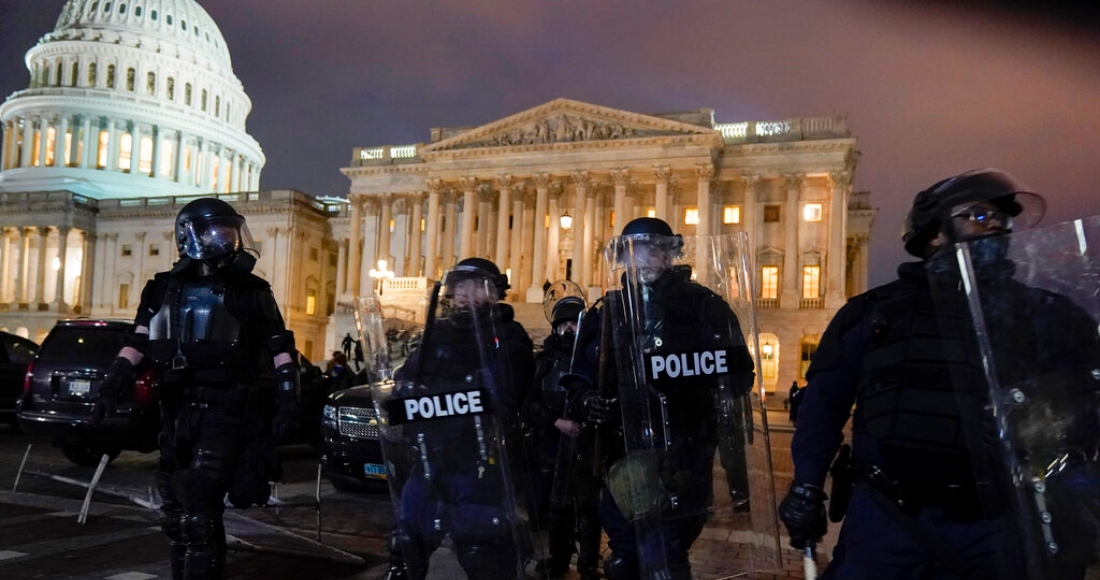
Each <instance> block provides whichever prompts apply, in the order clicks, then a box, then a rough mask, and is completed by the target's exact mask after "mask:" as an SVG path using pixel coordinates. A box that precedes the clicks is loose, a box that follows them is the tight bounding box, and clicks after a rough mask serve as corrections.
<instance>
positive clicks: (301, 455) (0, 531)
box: [0, 425, 802, 580]
mask: <svg viewBox="0 0 1100 580" xmlns="http://www.w3.org/2000/svg"><path fill="white" fill-rule="evenodd" d="M28 445H31V451H30V453H29V455H28V458H27V461H26V466H25V469H24V473H23V475H22V477H21V479H20V481H19V483H18V488H17V490H16V491H14V492H13V491H10V490H11V489H12V485H13V484H14V483H15V476H16V473H17V471H18V468H19V464H20V462H21V461H22V460H23V457H24V453H25V452H26V450H27V446H28ZM281 452H282V454H283V456H284V461H285V462H286V479H287V483H286V484H284V485H281V486H279V488H278V497H279V500H280V501H281V502H282V503H284V504H286V505H288V506H291V507H280V508H265V509H259V508H252V509H250V510H244V511H242V510H229V511H227V517H226V526H227V530H228V532H229V534H230V535H231V542H232V545H231V548H230V553H229V560H228V563H227V565H226V571H225V572H226V574H225V575H226V578H355V579H374V578H380V577H382V575H383V574H384V571H385V561H386V560H385V554H386V550H385V537H386V534H387V533H388V530H389V525H390V513H391V511H390V509H391V508H390V503H389V497H388V495H386V493H385V492H384V491H382V490H379V491H378V492H376V493H363V494H352V493H345V492H340V491H337V490H335V489H333V488H332V486H331V485H330V484H329V483H328V482H327V481H325V480H322V481H321V485H320V498H321V509H320V511H319V512H318V510H317V509H315V507H316V502H315V501H314V497H315V495H316V494H317V468H316V466H317V463H316V459H315V457H314V455H313V450H312V449H311V448H309V447H307V446H291V447H284V448H282V449H281ZM155 464H156V454H155V453H152V454H140V453H134V452H124V453H123V454H122V455H120V456H119V458H118V459H116V460H115V461H114V462H113V463H112V464H111V465H110V466H108V467H107V469H106V470H105V471H104V474H103V476H102V479H101V480H100V482H99V486H98V488H97V489H98V490H99V491H97V492H96V493H95V494H94V499H93V501H92V503H91V506H90V509H89V513H88V517H87V523H85V524H79V523H77V517H78V514H79V513H80V511H81V505H82V503H83V500H84V495H85V490H84V489H82V488H80V487H78V486H76V485H72V484H70V483H64V482H63V481H60V479H63V478H68V479H71V480H74V481H84V482H86V481H89V480H91V478H92V476H93V475H94V472H95V469H94V468H90V467H79V466H76V465H72V464H70V463H69V462H68V461H67V460H65V458H64V457H63V456H62V455H61V452H60V450H59V449H57V448H54V447H51V446H50V445H49V442H48V441H45V440H39V439H34V438H31V437H29V436H27V435H24V434H22V433H19V432H18V431H16V430H14V429H13V428H11V427H9V426H6V425H0V577H3V578H50V579H53V578H79V579H93V578H94V579H104V578H109V579H112V580H143V579H146V578H167V577H169V576H170V574H169V563H168V560H167V548H166V545H165V540H164V538H163V536H162V535H161V533H160V530H159V527H158V525H157V521H156V513H155V511H153V510H150V509H147V508H145V507H142V506H141V505H139V504H140V503H145V504H148V502H149V500H150V497H151V494H152V491H151V489H150V486H151V483H152V481H151V479H152V475H151V474H152V471H153V469H154V467H155ZM784 485H785V484H784ZM127 498H132V499H127ZM318 540H319V541H318ZM712 556H713V557H736V555H727V556H723V555H722V554H718V553H715V554H713V555H712ZM784 563H785V568H786V570H785V571H784V573H782V574H780V575H772V574H765V575H757V576H755V577H756V578H800V577H802V572H801V562H800V560H799V559H798V555H797V554H796V553H795V552H794V551H793V550H790V549H787V550H786V551H785V554H784ZM431 577H432V578H441V579H442V578H448V579H450V578H462V577H463V574H462V571H461V569H460V568H458V566H457V564H456V562H455V561H454V558H453V554H450V553H449V552H448V551H447V550H446V549H441V550H440V551H439V552H437V554H436V557H435V558H434V564H433V570H432V574H431ZM569 578H576V575H575V572H573V573H572V576H570V577H569Z"/></svg>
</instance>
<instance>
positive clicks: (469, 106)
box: [0, 0, 1100, 284]
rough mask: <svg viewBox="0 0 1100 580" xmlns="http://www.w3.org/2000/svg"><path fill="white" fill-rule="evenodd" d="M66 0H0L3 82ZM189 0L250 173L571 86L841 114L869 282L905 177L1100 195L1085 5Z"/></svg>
mask: <svg viewBox="0 0 1100 580" xmlns="http://www.w3.org/2000/svg"><path fill="white" fill-rule="evenodd" d="M977 3H978V4H986V5H989V4H997V3H996V2H992V1H988V0H987V1H985V2H977ZM1009 3H1011V2H1009ZM63 4H64V1H63V0H0V98H3V97H5V96H6V95H9V94H11V93H12V92H14V91H16V90H20V89H24V88H26V87H27V84H28V74H27V71H26V67H25V64H24V54H25V52H26V51H27V49H29V48H30V47H31V46H32V45H33V44H34V43H35V41H36V40H37V39H38V38H39V37H40V36H42V35H43V34H45V33H46V32H48V31H50V30H52V29H53V26H54V24H55V23H56V19H57V16H58V15H59V14H60V11H61V7H62V5H63ZM200 4H202V5H203V7H204V8H205V9H206V10H207V11H208V12H209V13H210V15H211V16H212V17H213V18H214V20H215V21H216V22H217V24H218V25H219V27H220V28H221V31H222V33H223V34H224V36H225V38H226V40H227V42H228V43H229V49H230V52H231V54H232V58H233V68H234V71H235V72H236V74H237V76H238V77H239V78H240V79H241V82H242V83H243V84H244V89H245V91H246V92H247V94H248V95H249V96H250V97H251V99H252V113H251V115H250V116H249V118H248V131H249V133H251V134H252V135H253V136H254V137H255V138H256V139H257V140H258V141H259V143H260V145H261V146H262V147H263V150H264V153H265V154H266V156H267V165H266V167H265V168H264V170H263V174H262V179H261V183H260V185H261V188H263V189H284V188H295V189H300V190H302V191H305V192H307V193H311V194H314V195H336V196H343V195H346V194H347V191H348V186H349V181H348V180H347V178H345V177H344V176H343V174H341V173H340V171H339V169H340V167H343V166H346V165H348V164H349V163H350V160H351V151H352V148H353V147H356V146H371V145H387V144H411V143H417V142H424V141H427V140H428V138H429V130H430V128H432V127H439V126H463V125H478V124H483V123H487V122H490V121H494V120H496V119H499V118H501V117H504V116H507V115H511V114H514V113H517V112H520V111H522V110H525V109H528V108H530V107H534V106H537V105H540V104H542V103H545V102H547V101H550V100H553V99H555V98H558V97H567V98H570V99H576V100H580V101H586V102H590V103H594V104H598V105H604V106H609V107H615V108H621V109H627V110H630V111H634V112H639V113H655V112H668V111H680V110H689V109H700V108H711V109H713V110H714V112H715V118H716V119H717V121H718V122H722V123H732V122H739V121H756V120H778V119H785V118H791V117H804V116H831V115H843V116H845V117H847V119H848V127H849V128H850V129H851V131H852V133H853V135H854V136H855V137H856V138H857V139H858V148H859V150H860V151H861V153H862V156H861V158H860V160H859V164H858V166H857V169H856V173H855V189H856V190H861V191H862V190H869V191H871V192H872V197H871V200H872V204H873V205H874V206H875V207H878V208H879V209H880V213H879V216H878V219H877V221H876V222H875V225H874V237H873V239H872V255H871V256H872V261H871V264H872V272H871V282H872V283H873V284H878V283H882V282H886V281H888V280H890V279H892V278H893V276H894V267H895V265H896V263H897V262H899V261H901V260H903V259H905V255H904V252H903V250H902V249H901V243H900V241H899V236H900V233H901V227H902V222H903V220H904V216H905V212H906V210H907V208H908V204H909V202H910V201H911V200H912V197H913V195H914V194H915V193H916V192H917V191H919V190H921V189H923V188H925V187H927V186H928V185H931V184H932V183H933V182H935V181H937V180H939V179H941V178H943V177H946V176H948V175H951V174H954V173H958V172H961V171H965V170H968V169H973V168H977V167H999V168H1002V169H1005V170H1007V171H1009V172H1010V173H1012V174H1014V175H1015V176H1016V177H1017V178H1019V179H1020V180H1021V181H1022V182H1024V183H1025V184H1027V185H1028V186H1030V187H1031V188H1032V189H1034V190H1035V191H1039V192H1042V193H1043V194H1044V195H1045V196H1046V198H1047V200H1048V204H1049V209H1048V214H1047V218H1046V219H1045V220H1044V222H1043V223H1044V224H1048V225H1049V224H1053V223H1056V222H1058V221H1063V220H1067V219H1072V218H1076V217H1084V216H1088V215H1095V214H1100V187H1098V184H1097V178H1096V176H1097V175H1098V171H1097V168H1098V166H1100V50H1098V49H1100V27H1097V26H1095V22H1094V21H1089V22H1086V23H1085V24H1084V25H1082V24H1081V18H1080V17H1079V16H1080V15H1071V16H1072V17H1070V18H1066V17H1065V15H1060V16H1061V17H1054V16H1053V15H1051V14H1046V13H1040V12H1026V11H1025V12H1013V13H1012V14H1011V15H1003V14H1004V13H1002V12H987V11H981V12H979V11H975V10H963V9H957V8H952V9H947V8H944V6H945V5H946V4H948V3H945V2H915V1H909V2H900V1H886V0H881V1H874V0H677V1H675V2H646V1H641V0H541V1H531V2H526V1H517V0H513V1H502V0H496V1H494V0H443V1H436V2H427V1H425V2H418V1H413V0H408V1H376V0H216V1H215V0H207V1H202V2H200ZM1015 4H1021V2H1016V3H1015ZM1048 5H1049V3H1048Z"/></svg>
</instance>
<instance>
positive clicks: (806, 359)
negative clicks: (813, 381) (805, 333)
mask: <svg viewBox="0 0 1100 580" xmlns="http://www.w3.org/2000/svg"><path fill="white" fill-rule="evenodd" d="M801 351H802V356H801V360H799V364H798V377H799V378H801V379H805V378H806V371H808V370H810V363H811V362H812V361H813V358H814V353H815V352H817V343H816V342H803V343H802V344H801Z"/></svg>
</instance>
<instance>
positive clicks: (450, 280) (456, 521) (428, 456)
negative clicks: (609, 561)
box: [387, 258, 534, 580]
mask: <svg viewBox="0 0 1100 580" xmlns="http://www.w3.org/2000/svg"><path fill="white" fill-rule="evenodd" d="M508 287H509V286H508V280H507V278H506V277H505V276H503V275H502V274H501V273H500V269H499V268H497V266H496V264H494V263H492V262H491V261H489V260H486V259H482V258H466V259H464V260H462V261H460V262H459V263H458V264H456V265H455V267H454V268H452V269H451V270H450V271H449V272H448V273H447V275H446V277H445V279H444V281H443V289H442V297H441V300H440V302H441V304H440V309H439V310H440V316H439V317H437V318H435V319H434V320H432V321H430V322H429V323H428V325H427V326H426V328H425V332H424V335H423V338H422V339H421V343H420V344H419V346H418V347H417V348H416V350H414V351H413V352H412V353H410V355H409V357H408V359H407V360H406V361H405V364H404V365H403V366H402V367H401V368H400V369H399V370H398V371H397V373H396V375H395V380H396V381H397V383H398V385H399V387H398V388H399V389H400V388H405V387H402V386H400V385H408V386H410V387H411V388H416V389H422V388H426V389H428V390H427V391H423V392H425V393H429V394H430V393H434V392H441V391H440V389H447V388H448V385H460V386H463V387H464V388H469V387H470V385H472V384H474V383H471V382H470V381H471V380H473V377H486V376H487V377H490V378H487V379H485V380H486V381H487V383H486V384H483V385H482V386H483V388H486V389H488V391H489V393H488V395H487V396H488V397H489V400H485V401H483V404H484V406H485V407H486V408H488V409H491V410H492V411H491V412H492V416H491V417H489V418H486V419H485V420H481V419H480V418H478V419H477V420H476V421H475V420H473V419H471V418H470V417H456V418H452V419H445V420H442V421H425V422H422V423H417V424H416V430H417V432H418V435H417V436H416V440H415V441H414V442H413V443H412V445H413V446H415V447H416V448H415V449H410V450H409V451H410V457H409V458H408V459H409V460H408V461H407V462H406V465H407V466H408V467H409V472H408V474H407V477H406V478H405V481H404V484H403V488H402V490H401V492H400V507H399V509H398V511H399V515H398V521H397V522H396V525H395V527H394V531H393V533H392V534H393V538H392V540H391V550H392V551H397V550H402V551H405V552H406V553H403V554H401V556H403V560H404V562H403V564H404V567H405V570H402V569H401V568H402V563H401V562H399V561H397V560H396V559H395V560H393V561H391V566H390V567H391V570H390V573H389V578H402V577H408V578H412V579H414V580H419V579H422V578H424V576H425V575H426V574H427V572H428V569H427V565H428V557H429V556H430V555H431V554H432V552H434V551H435V549H436V548H437V547H438V546H439V544H440V542H441V541H442V540H443V538H444V536H445V535H449V536H450V537H451V540H452V541H453V542H454V545H455V551H456V555H457V556H458V561H459V564H460V565H461V566H462V568H463V569H464V570H465V571H466V574H467V576H469V577H470V578H485V579H487V580H497V579H499V580H505V579H507V580H511V579H512V578H514V577H515V576H516V575H517V570H518V569H519V568H518V566H519V564H520V561H519V557H520V555H519V551H517V545H516V538H515V536H514V535H513V531H514V529H515V528H513V527H511V526H512V525H513V524H515V523H516V522H514V521H513V515H514V514H510V513H507V508H508V506H506V505H505V504H506V503H507V502H506V501H505V500H504V499H503V498H505V497H508V495H509V493H512V492H513V491H516V490H515V487H513V484H514V483H515V482H514V481H508V477H509V476H511V477H519V476H520V475H519V474H520V473H522V472H523V470H524V469H525V467H523V459H522V452H521V451H520V450H519V449H518V448H497V447H494V445H495V444H497V443H500V442H502V441H503V442H510V443H511V444H512V445H517V446H518V439H519V438H518V436H517V435H518V433H519V424H520V418H519V401H521V400H523V398H524V397H525V394H526V389H528V388H529V387H530V385H531V378H532V376H533V373H534V352H533V345H532V342H531V339H530V337H529V336H528V334H527V331H526V330H524V328H523V326H522V325H521V324H520V323H519V322H517V321H516V320H515V314H514V311H513V309H512V307H511V306H510V305H508V304H505V303H503V302H500V300H503V299H504V296H505V291H506V290H507V289H508ZM396 395H397V396H403V395H404V393H397V394H396ZM403 427H404V428H406V429H409V428H411V427H412V424H410V425H404V426H403ZM410 432H411V431H406V434H408V433H410ZM493 433H497V434H500V435H501V437H500V438H495V437H494V436H493ZM410 437H411V436H410ZM498 452H499V453H500V454H502V456H494V455H493V454H494V453H498ZM387 461H392V459H391V458H389V457H387ZM504 465H508V466H510V467H511V470H512V473H511V475H509V474H506V473H505V472H504V467H503V466H504ZM517 487H518V486H517ZM519 491H522V490H519ZM521 499H522V498H517V501H519V504H518V505H523V503H522V501H520V500H521ZM520 548H523V547H520ZM526 548H528V549H529V548H530V547H529V546H527V547H526Z"/></svg>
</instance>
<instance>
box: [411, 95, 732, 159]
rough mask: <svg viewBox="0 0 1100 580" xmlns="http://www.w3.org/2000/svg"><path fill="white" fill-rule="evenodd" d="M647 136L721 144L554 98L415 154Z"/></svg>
mask: <svg viewBox="0 0 1100 580" xmlns="http://www.w3.org/2000/svg"><path fill="white" fill-rule="evenodd" d="M653 137H703V138H707V139H717V140H719V141H720V140H721V137H720V134H719V133H718V132H717V131H715V130H714V129H711V128H709V127H703V126H700V125H692V124H690V123H684V122H681V121H676V120H672V119H666V118H664V117H657V116H653V115H643V114H639V113H632V112H629V111H622V110H619V109H612V108H610V107H601V106H599V105H592V104H589V103H582V102H580V101H573V100H570V99H556V100H553V101H550V102H549V103H546V104H544V105H539V106H538V107H535V108H533V109H528V110H526V111H523V112H521V113H517V114H515V115H511V116H509V117H505V118H503V119H500V120H499V121H494V122H492V123H488V124H486V125H482V126H480V127H477V128H474V129H471V130H469V131H465V132H463V133H460V134H458V135H455V136H454V137H451V138H448V139H444V140H442V141H439V142H437V143H432V144H430V145H427V146H424V147H422V148H421V150H420V153H421V154H422V155H423V154H425V153H428V154H430V153H432V152H444V151H456V150H463V149H479V148H489V147H525V146H526V147H538V146H549V145H557V144H563V143H584V142H594V141H617V140H629V139H645V138H653Z"/></svg>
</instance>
